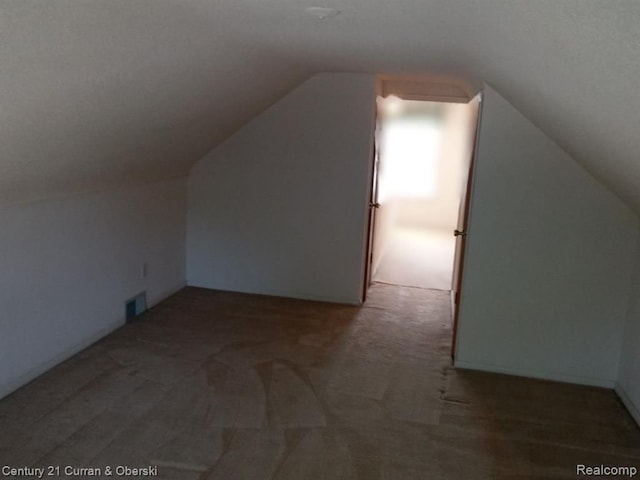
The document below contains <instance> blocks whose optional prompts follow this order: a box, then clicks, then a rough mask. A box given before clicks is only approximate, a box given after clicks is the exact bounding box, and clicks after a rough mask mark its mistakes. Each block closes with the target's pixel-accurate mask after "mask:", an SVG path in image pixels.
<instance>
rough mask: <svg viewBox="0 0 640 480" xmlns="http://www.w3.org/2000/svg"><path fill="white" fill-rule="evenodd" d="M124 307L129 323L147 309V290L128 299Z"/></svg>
mask: <svg viewBox="0 0 640 480" xmlns="http://www.w3.org/2000/svg"><path fill="white" fill-rule="evenodd" d="M124 309H125V318H126V319H127V323H131V322H133V321H134V320H135V318H136V317H138V316H140V315H142V314H143V313H144V312H146V311H147V292H146V291H144V292H142V293H139V294H138V295H136V296H135V297H133V298H131V299H129V300H127V301H126V303H125V306H124Z"/></svg>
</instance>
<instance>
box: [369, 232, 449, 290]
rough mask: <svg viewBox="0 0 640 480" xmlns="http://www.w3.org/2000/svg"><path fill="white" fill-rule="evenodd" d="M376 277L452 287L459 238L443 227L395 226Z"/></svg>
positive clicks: (400, 282)
mask: <svg viewBox="0 0 640 480" xmlns="http://www.w3.org/2000/svg"><path fill="white" fill-rule="evenodd" d="M388 243H389V244H388V245H387V247H386V249H385V251H384V254H383V256H382V258H381V259H380V265H379V266H378V269H377V270H376V272H375V274H374V277H373V280H374V281H376V282H382V283H389V284H393V285H404V286H409V287H420V288H430V289H436V290H451V278H452V274H453V257H454V252H455V245H456V243H455V237H454V236H453V232H443V231H440V230H426V229H410V228H394V229H393V230H392V231H391V233H390V234H389V239H388Z"/></svg>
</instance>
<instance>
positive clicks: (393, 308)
mask: <svg viewBox="0 0 640 480" xmlns="http://www.w3.org/2000/svg"><path fill="white" fill-rule="evenodd" d="M450 323H451V318H450V299H449V295H448V293H446V292H439V291H433V290H423V289H416V288H403V287H396V286H390V285H380V284H378V285H374V286H373V287H372V289H371V291H370V294H369V299H368V301H367V303H366V305H365V306H363V307H351V306H344V305H336V304H326V303H318V302H308V301H301V300H291V299H284V298H272V297H265V296H257V295H246V294H238V293H228V292H219V291H211V290H204V289H197V288H186V289H184V290H182V291H181V292H179V293H178V294H176V295H174V296H173V297H171V298H170V299H168V300H167V301H165V302H163V303H162V304H160V305H159V306H157V307H156V308H153V309H152V310H151V311H149V312H148V313H146V314H144V316H143V317H141V320H140V321H139V322H137V323H134V324H130V325H127V326H125V327H123V328H121V329H120V330H118V331H117V332H115V333H113V334H112V335H109V336H108V337H106V338H105V339H103V340H102V341H100V342H98V343H97V344H95V345H94V346H92V347H91V348H89V349H87V350H85V351H83V352H81V353H80V354H78V355H76V356H74V357H72V358H71V359H69V360H68V361H66V362H64V363H63V364H61V365H59V366H58V367H56V368H54V369H53V370H51V371H50V372H48V373H47V374H45V375H43V376H41V377H40V378H38V379H37V380H35V381H34V382H32V383H30V384H29V385H27V386H25V387H23V388H22V389H20V390H19V391H17V392H15V393H14V394H12V395H10V396H9V397H7V398H5V399H3V400H1V401H0V459H1V460H2V462H0V463H2V464H3V465H11V466H47V465H60V466H65V465H72V466H93V467H97V468H104V466H106V465H111V466H114V465H128V466H131V467H143V466H147V465H155V466H158V471H159V477H158V478H166V479H178V480H181V479H185V480H187V479H193V480H196V479H225V480H226V479H248V480H251V479H271V478H273V479H278V480H284V479H291V480H300V479H322V478H332V479H334V478H335V479H362V480H372V479H380V480H390V479H401V480H409V479H430V478H433V479H463V478H464V479H469V480H473V479H501V478H538V479H551V478H556V479H561V478H567V479H569V478H575V468H576V464H578V463H583V464H584V463H586V464H597V465H600V464H605V465H607V464H608V465H638V464H640V431H639V430H638V428H637V426H636V425H635V423H634V422H633V421H632V419H631V418H630V416H629V415H628V413H627V412H626V411H625V410H624V408H623V407H622V406H621V404H620V402H619V401H618V399H617V397H616V396H615V394H614V393H613V392H611V391H609V390H604V389H599V388H589V387H581V386H575V385H567V384H560V383H553V382H546V381H538V380H531V379H524V378H516V377H508V376H503V375H495V374H488V373H478V372H470V371H456V370H454V369H452V367H451V364H450V357H449V352H450V343H451V326H450ZM63 478H64V477H63ZM105 478H109V477H105Z"/></svg>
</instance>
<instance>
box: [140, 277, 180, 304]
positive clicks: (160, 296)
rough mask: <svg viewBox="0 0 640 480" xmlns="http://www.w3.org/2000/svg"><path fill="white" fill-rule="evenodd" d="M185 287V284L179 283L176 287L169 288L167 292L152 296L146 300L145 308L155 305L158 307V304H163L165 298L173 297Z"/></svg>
mask: <svg viewBox="0 0 640 480" xmlns="http://www.w3.org/2000/svg"><path fill="white" fill-rule="evenodd" d="M186 286H187V282H186V281H185V282H180V283H179V284H178V285H176V286H174V287H172V288H169V289H167V290H165V291H164V292H161V293H159V294H158V295H154V296H153V297H151V298H149V299H147V300H148V304H147V308H148V309H149V308H153V307H155V306H156V305H158V304H159V303H162V302H164V301H165V300H166V299H167V298H169V297H171V296H172V295H175V294H176V293H178V292H179V291H180V290H182V289H183V288H184V287H186Z"/></svg>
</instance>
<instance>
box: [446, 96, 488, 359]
mask: <svg viewBox="0 0 640 480" xmlns="http://www.w3.org/2000/svg"><path fill="white" fill-rule="evenodd" d="M478 95H479V96H480V102H479V105H478V114H477V118H476V134H475V137H474V139H473V150H472V153H471V160H470V163H469V176H468V178H467V191H466V193H465V198H464V205H465V207H464V222H463V225H464V229H465V233H466V232H467V231H468V229H469V214H470V213H471V197H472V196H473V184H474V177H475V170H476V163H477V162H476V157H477V155H478V143H479V141H480V125H481V123H482V108H483V105H484V93H483V92H480V93H478ZM460 242H461V245H460V256H459V258H458V278H457V279H456V280H457V282H456V289H455V298H454V307H455V308H454V312H453V332H452V342H451V358H452V359H453V361H455V359H456V350H457V347H458V323H459V321H460V305H461V304H462V283H463V278H464V261H465V256H466V250H467V238H466V235H463V236H461V237H460Z"/></svg>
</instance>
